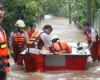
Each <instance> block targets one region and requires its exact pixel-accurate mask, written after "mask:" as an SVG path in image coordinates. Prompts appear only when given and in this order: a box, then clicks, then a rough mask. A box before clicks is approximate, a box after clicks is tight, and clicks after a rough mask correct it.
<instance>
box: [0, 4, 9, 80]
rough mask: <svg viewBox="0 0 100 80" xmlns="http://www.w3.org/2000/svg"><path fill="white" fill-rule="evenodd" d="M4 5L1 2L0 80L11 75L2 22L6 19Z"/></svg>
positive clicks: (4, 79)
mask: <svg viewBox="0 0 100 80" xmlns="http://www.w3.org/2000/svg"><path fill="white" fill-rule="evenodd" d="M4 14H5V8H4V4H3V3H2V2H0V80H6V73H9V71H10V69H9V67H10V65H9V49H8V45H7V37H6V33H5V31H4V29H3V28H2V26H1V22H2V20H3V18H4Z"/></svg>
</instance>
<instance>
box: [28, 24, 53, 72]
mask: <svg viewBox="0 0 100 80" xmlns="http://www.w3.org/2000/svg"><path fill="white" fill-rule="evenodd" d="M51 32H52V27H51V25H45V26H44V27H43V32H41V33H40V34H38V37H30V39H31V40H29V41H30V42H29V43H31V44H32V45H34V46H33V48H37V49H39V50H41V49H42V48H43V47H44V48H48V49H49V50H50V51H51V52H53V53H54V50H53V48H52V43H51V41H50V37H49V34H50V33H51ZM32 40H33V41H32ZM35 42H37V44H35ZM31 60H32V62H33V68H35V69H34V70H35V71H37V72H42V71H44V57H43V56H42V55H41V54H32V55H31Z"/></svg>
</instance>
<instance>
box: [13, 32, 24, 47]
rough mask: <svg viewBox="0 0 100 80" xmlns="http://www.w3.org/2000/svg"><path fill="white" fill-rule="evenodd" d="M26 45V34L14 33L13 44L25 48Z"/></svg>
mask: <svg viewBox="0 0 100 80" xmlns="http://www.w3.org/2000/svg"><path fill="white" fill-rule="evenodd" d="M25 45H26V39H25V34H24V32H23V33H14V34H13V46H16V47H19V48H23V47H24V46H25Z"/></svg>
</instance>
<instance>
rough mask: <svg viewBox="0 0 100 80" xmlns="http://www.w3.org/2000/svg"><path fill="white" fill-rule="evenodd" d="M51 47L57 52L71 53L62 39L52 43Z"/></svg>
mask: <svg viewBox="0 0 100 80" xmlns="http://www.w3.org/2000/svg"><path fill="white" fill-rule="evenodd" d="M52 47H53V48H54V49H55V51H56V52H59V53H71V52H72V49H71V48H70V47H69V46H68V45H67V43H66V42H64V41H59V42H55V43H52Z"/></svg>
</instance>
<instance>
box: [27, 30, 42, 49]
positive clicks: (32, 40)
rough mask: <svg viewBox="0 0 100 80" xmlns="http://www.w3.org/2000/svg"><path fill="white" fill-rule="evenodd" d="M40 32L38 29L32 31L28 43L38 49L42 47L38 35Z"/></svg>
mask: <svg viewBox="0 0 100 80" xmlns="http://www.w3.org/2000/svg"><path fill="white" fill-rule="evenodd" d="M41 33H42V32H39V31H36V32H34V33H33V34H32V35H31V37H30V39H29V42H28V44H30V45H33V46H32V47H36V46H37V47H38V49H39V47H42V46H43V41H42V40H41V39H40V37H39V36H40V34H41Z"/></svg>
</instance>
